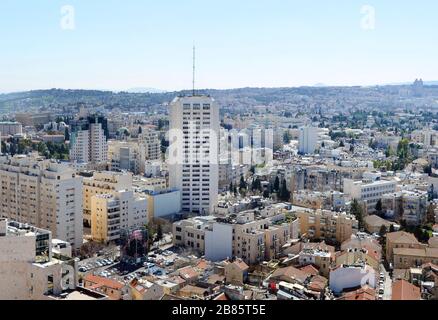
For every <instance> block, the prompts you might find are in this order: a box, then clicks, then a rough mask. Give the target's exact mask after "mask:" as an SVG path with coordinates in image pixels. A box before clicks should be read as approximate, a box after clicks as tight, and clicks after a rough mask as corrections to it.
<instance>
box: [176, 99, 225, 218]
mask: <svg viewBox="0 0 438 320" xmlns="http://www.w3.org/2000/svg"><path fill="white" fill-rule="evenodd" d="M169 141H170V148H169V184H170V187H171V188H176V189H179V190H181V194H182V210H183V211H186V212H193V213H198V214H201V215H202V214H210V213H212V212H213V210H214V207H215V205H216V204H217V198H218V179H219V177H218V175H219V172H218V171H219V169H218V149H219V107H218V106H217V104H216V102H215V101H214V99H212V98H211V97H209V96H188V97H177V98H176V99H175V100H173V101H172V103H171V105H170V134H169Z"/></svg>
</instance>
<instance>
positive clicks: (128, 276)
mask: <svg viewBox="0 0 438 320" xmlns="http://www.w3.org/2000/svg"><path fill="white" fill-rule="evenodd" d="M171 240H172V239H171V237H170V236H169V235H165V237H164V238H163V240H162V241H160V242H157V243H155V244H154V245H153V246H152V248H151V252H149V254H148V257H147V260H146V262H145V263H144V264H143V265H141V266H137V267H136V266H126V265H121V263H120V261H119V250H120V249H119V248H118V247H115V248H111V249H110V250H108V251H107V252H105V253H103V254H102V256H100V257H93V258H90V259H86V260H83V261H81V262H79V272H80V273H81V274H82V275H86V274H94V275H98V276H101V277H105V278H111V279H115V280H118V281H122V282H125V283H127V282H130V281H132V280H133V279H134V278H141V277H144V276H149V275H152V276H156V277H160V276H165V275H167V274H169V273H170V272H173V270H174V269H173V266H174V265H175V262H176V261H177V260H178V259H179V258H178V255H177V254H176V253H175V252H173V251H171V250H169V249H172V243H171Z"/></svg>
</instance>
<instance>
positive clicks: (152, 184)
mask: <svg viewBox="0 0 438 320" xmlns="http://www.w3.org/2000/svg"><path fill="white" fill-rule="evenodd" d="M132 185H133V187H134V188H135V189H136V190H137V191H138V192H142V191H152V192H160V191H163V190H166V189H167V179H166V178H164V177H155V178H146V177H143V176H134V177H133V181H132Z"/></svg>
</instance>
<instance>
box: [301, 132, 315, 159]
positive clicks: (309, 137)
mask: <svg viewBox="0 0 438 320" xmlns="http://www.w3.org/2000/svg"><path fill="white" fill-rule="evenodd" d="M318 133H319V128H315V127H302V128H300V136H299V152H300V153H301V154H313V153H315V151H316V147H317V143H318Z"/></svg>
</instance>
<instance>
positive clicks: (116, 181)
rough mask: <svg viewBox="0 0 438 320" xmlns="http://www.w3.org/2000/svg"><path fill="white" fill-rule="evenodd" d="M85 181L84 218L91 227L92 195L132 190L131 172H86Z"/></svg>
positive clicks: (85, 223)
mask: <svg viewBox="0 0 438 320" xmlns="http://www.w3.org/2000/svg"><path fill="white" fill-rule="evenodd" d="M82 183H83V211H84V212H83V220H84V225H85V226H87V227H91V197H93V196H95V195H103V194H111V195H114V194H116V193H117V192H119V191H123V190H132V174H131V173H129V172H110V171H105V172H97V171H96V172H93V173H91V174H88V173H86V174H84V178H83V180H82Z"/></svg>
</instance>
